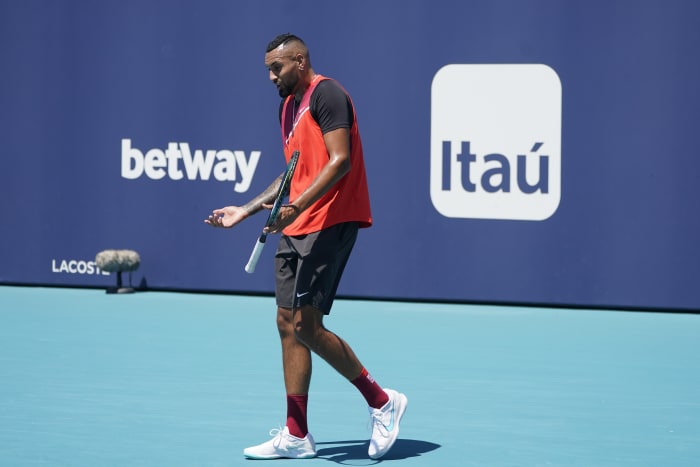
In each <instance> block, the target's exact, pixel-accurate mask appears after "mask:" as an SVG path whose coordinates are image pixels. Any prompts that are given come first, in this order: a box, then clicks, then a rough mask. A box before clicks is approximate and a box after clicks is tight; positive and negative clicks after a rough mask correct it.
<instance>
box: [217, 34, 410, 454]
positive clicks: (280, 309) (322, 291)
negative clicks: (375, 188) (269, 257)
mask: <svg viewBox="0 0 700 467" xmlns="http://www.w3.org/2000/svg"><path fill="white" fill-rule="evenodd" d="M265 66H266V67H267V68H268V70H269V73H270V80H271V81H272V83H273V84H274V85H275V86H276V87H277V90H278V91H279V95H280V97H282V102H281V103H280V123H281V128H282V143H283V147H284V154H285V157H286V159H287V161H289V159H290V158H291V156H292V153H293V152H294V151H297V150H298V151H300V157H299V160H298V163H297V167H296V171H295V173H294V177H293V178H292V184H291V188H290V194H289V204H287V205H284V206H283V207H282V208H281V209H280V211H279V214H278V217H277V219H276V221H275V222H274V223H272V225H270V226H268V227H266V229H267V230H266V231H268V232H270V233H279V232H281V233H282V235H281V238H280V242H279V246H278V248H277V252H276V253H275V297H276V301H277V327H278V330H279V335H280V338H281V340H282V361H283V370H284V384H285V389H286V394H287V422H286V426H285V427H284V428H283V429H282V430H272V431H271V432H270V434H271V435H272V436H273V438H272V439H271V440H268V441H267V442H264V443H262V444H259V445H257V446H252V447H249V448H247V449H245V450H244V451H243V454H244V455H245V456H246V457H248V458H251V459H279V458H292V459H304V458H311V457H315V456H316V445H315V443H314V439H313V437H312V436H311V433H309V429H308V425H307V405H308V394H309V384H310V381H311V352H314V353H315V354H317V355H319V356H320V357H321V358H323V359H324V360H325V361H326V362H328V364H330V365H331V366H332V367H333V368H334V369H335V370H336V371H338V373H340V374H341V375H342V376H344V377H345V378H347V379H348V380H349V381H350V382H351V383H352V384H353V385H355V387H357V389H358V390H359V391H360V393H361V394H362V396H364V398H365V400H366V401H367V404H368V405H369V412H370V416H371V420H372V435H371V439H370V442H369V452H368V454H369V457H370V458H372V459H378V458H381V457H382V456H384V455H385V454H386V453H387V452H388V451H389V449H391V447H392V446H393V444H394V442H395V441H396V439H397V437H398V434H399V423H400V422H401V417H402V416H403V414H404V411H405V410H406V405H407V398H406V396H405V395H404V394H401V393H400V392H397V391H395V390H392V389H385V388H382V387H381V386H380V385H379V384H378V383H377V382H376V381H375V380H374V378H372V376H371V375H370V374H369V373H368V371H367V370H366V369H365V368H364V366H363V365H362V363H360V360H359V359H358V358H357V356H356V355H355V353H354V352H353V351H352V349H351V348H350V346H349V345H348V343H347V342H345V341H344V340H343V339H342V338H340V337H339V336H338V335H336V334H334V333H333V332H331V331H329V330H328V329H327V328H326V327H325V325H324V321H323V319H324V316H326V315H328V314H329V313H330V311H331V307H332V305H333V300H334V298H335V295H336V290H337V288H338V283H339V282H340V278H341V276H342V274H343V270H344V268H345V265H346V263H347V260H348V258H349V256H350V253H351V251H352V249H353V245H354V244H355V240H356V238H357V234H358V230H359V229H361V228H366V227H370V226H371V225H372V215H371V212H370V202H369V192H368V189H367V179H366V174H365V165H364V159H363V152H362V142H361V140H360V133H359V130H358V127H357V118H356V115H355V109H354V106H353V103H352V100H351V99H350V96H349V95H348V94H347V92H346V91H345V90H344V89H343V88H342V87H341V86H340V85H339V84H338V83H337V82H336V81H334V80H332V79H329V78H327V77H324V76H321V75H320V74H317V73H315V72H314V70H313V68H312V67H311V59H310V56H309V51H308V49H307V47H306V44H305V43H304V41H302V40H301V39H300V38H299V37H297V36H294V35H292V34H282V35H280V36H277V37H276V38H274V39H273V40H272V42H270V43H269V44H268V46H267V51H266V54H265ZM280 180H281V177H280V178H278V179H277V180H276V181H275V182H273V183H272V184H271V185H270V187H269V188H268V189H266V190H265V191H264V192H263V193H261V194H260V195H258V196H257V197H255V198H254V199H253V200H251V201H250V202H249V203H247V204H246V205H244V206H240V207H239V206H227V207H224V208H221V209H215V210H214V211H213V212H212V214H211V215H210V216H209V218H208V219H206V220H205V222H206V223H208V224H210V225H211V226H213V227H227V228H230V227H233V226H235V225H236V224H238V223H239V222H241V221H242V220H243V219H245V218H247V217H248V216H250V215H252V214H254V213H256V212H258V211H261V210H262V209H263V208H268V209H269V208H270V203H271V202H272V201H273V200H274V198H275V195H276V192H277V187H278V186H279V183H280Z"/></svg>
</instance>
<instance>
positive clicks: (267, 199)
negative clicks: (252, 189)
mask: <svg viewBox="0 0 700 467" xmlns="http://www.w3.org/2000/svg"><path fill="white" fill-rule="evenodd" d="M282 177H284V174H280V176H279V177H277V178H276V179H275V181H274V182H272V183H271V184H270V186H269V187H267V188H266V189H265V191H263V192H262V193H260V194H259V195H258V196H256V197H255V198H253V199H252V200H250V201H249V202H248V203H246V204H245V205H244V206H243V209H245V210H246V212H248V215H251V214H255V213H256V212H258V211H260V210H262V208H263V207H262V205H263V204H270V203H272V202H273V201H274V200H275V197H276V196H277V190H279V188H280V183H282Z"/></svg>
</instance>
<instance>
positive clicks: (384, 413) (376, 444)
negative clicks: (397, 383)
mask: <svg viewBox="0 0 700 467" xmlns="http://www.w3.org/2000/svg"><path fill="white" fill-rule="evenodd" d="M384 392H386V393H387V395H388V396H389V402H387V403H386V404H384V407H382V408H381V409H374V408H372V407H370V408H369V414H370V417H371V420H370V421H371V422H372V438H371V439H370V440H369V451H368V452H369V457H370V458H371V459H379V458H380V457H382V456H383V455H384V454H386V453H387V452H388V451H389V449H391V447H392V446H393V445H394V442H396V438H398V437H399V422H400V421H401V417H403V413H404V412H405V411H406V405H407V404H408V398H407V397H406V396H405V395H404V394H401V393H400V392H398V391H394V390H393V389H384Z"/></svg>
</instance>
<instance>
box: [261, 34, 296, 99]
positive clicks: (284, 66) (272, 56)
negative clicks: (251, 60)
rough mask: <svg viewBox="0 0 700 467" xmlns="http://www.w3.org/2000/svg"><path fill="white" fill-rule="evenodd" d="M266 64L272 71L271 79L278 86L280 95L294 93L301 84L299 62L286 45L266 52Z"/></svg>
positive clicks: (285, 95) (284, 95)
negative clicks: (286, 48)
mask: <svg viewBox="0 0 700 467" xmlns="http://www.w3.org/2000/svg"><path fill="white" fill-rule="evenodd" d="M265 66H266V67H267V69H268V70H269V71H270V81H272V82H273V83H274V85H275V86H277V91H278V92H279V94H280V97H282V98H285V97H287V96H288V95H290V94H293V93H294V92H295V90H296V87H297V85H298V84H299V62H298V61H297V60H296V56H295V55H294V54H293V53H292V51H290V50H285V47H284V45H281V46H280V47H277V48H276V49H275V50H272V51H271V52H268V53H266V54H265Z"/></svg>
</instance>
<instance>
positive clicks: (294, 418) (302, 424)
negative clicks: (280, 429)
mask: <svg viewBox="0 0 700 467" xmlns="http://www.w3.org/2000/svg"><path fill="white" fill-rule="evenodd" d="M308 403H309V395H308V394H287V428H288V429H289V434H290V435H292V436H296V437H297V438H304V437H305V436H306V434H307V433H308V432H309V427H308V425H307V423H306V407H307V405H308Z"/></svg>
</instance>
